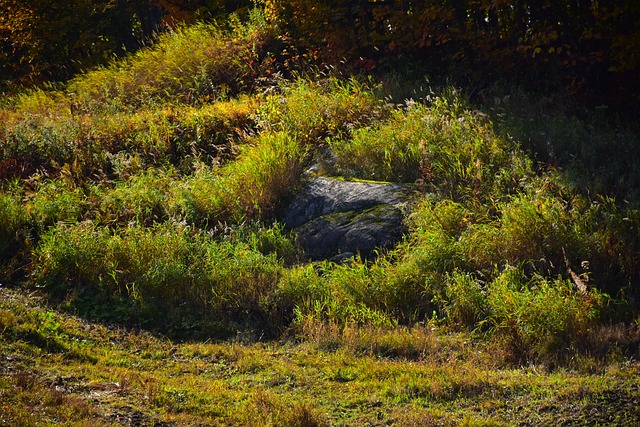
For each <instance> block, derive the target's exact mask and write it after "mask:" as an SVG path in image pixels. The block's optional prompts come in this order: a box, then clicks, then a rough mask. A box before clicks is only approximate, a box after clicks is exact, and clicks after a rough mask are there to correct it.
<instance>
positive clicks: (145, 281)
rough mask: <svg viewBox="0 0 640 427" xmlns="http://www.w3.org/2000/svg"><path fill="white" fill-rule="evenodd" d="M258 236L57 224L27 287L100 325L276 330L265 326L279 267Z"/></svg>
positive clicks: (39, 253)
mask: <svg viewBox="0 0 640 427" xmlns="http://www.w3.org/2000/svg"><path fill="white" fill-rule="evenodd" d="M274 232H275V233H279V231H278V229H274V230H273V231H272V232H271V233H274ZM261 234H263V233H261V232H259V230H257V231H253V232H252V231H250V230H248V231H247V234H245V235H244V236H242V237H243V238H238V237H236V238H232V239H229V240H220V239H214V238H212V237H211V236H209V235H208V234H205V233H200V232H197V231H194V230H193V229H191V228H189V227H185V226H180V225H175V224H171V223H166V224H163V225H159V226H156V227H153V228H148V229H147V228H142V227H137V226H132V227H128V228H123V229H120V230H116V231H110V230H109V229H107V228H104V227H98V226H96V225H95V224H93V223H81V224H77V225H64V224H61V225H58V226H56V227H54V228H52V229H51V230H49V231H48V232H47V233H46V235H45V236H44V237H43V239H42V242H41V244H40V245H39V247H38V249H37V251H36V252H35V254H34V255H35V262H36V265H37V268H36V270H35V271H34V273H33V276H32V278H31V281H32V283H33V284H34V285H35V286H40V287H44V288H45V289H47V290H48V291H49V292H51V293H52V294H53V295H57V296H58V297H59V298H71V300H70V301H68V303H71V304H73V305H74V306H75V307H76V308H77V309H80V310H82V311H83V312H84V313H85V314H88V315H90V316H93V317H97V318H101V317H106V318H109V319H116V320H118V321H120V322H124V323H128V324H139V325H144V326H147V327H149V328H159V329H161V330H164V331H170V332H173V333H187V334H188V333H189V330H190V329H195V330H197V331H198V332H200V333H207V332H208V333H214V334H218V335H220V334H224V333H225V332H226V333H228V332H229V329H228V328H230V327H231V326H232V325H234V324H237V325H244V326H245V327H246V326H251V327H261V328H264V329H265V330H268V329H269V327H273V326H274V325H269V324H268V323H264V322H262V321H263V320H264V319H265V318H268V316H269V312H268V310H269V300H270V298H269V296H270V295H271V294H273V292H274V291H275V288H276V284H277V282H278V278H279V276H280V271H281V269H282V264H281V262H282V261H281V258H279V256H278V254H277V251H265V252H264V253H263V252H261V251H260V250H261V249H264V248H263V247H260V245H259V244H258V243H260V242H264V239H263V238H262V237H260V235H261Z"/></svg>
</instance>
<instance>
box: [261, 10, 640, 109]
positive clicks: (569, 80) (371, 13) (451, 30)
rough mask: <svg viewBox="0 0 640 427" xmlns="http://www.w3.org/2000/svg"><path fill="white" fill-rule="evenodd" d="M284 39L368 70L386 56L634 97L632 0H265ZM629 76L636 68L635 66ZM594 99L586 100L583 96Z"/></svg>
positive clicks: (488, 77)
mask: <svg viewBox="0 0 640 427" xmlns="http://www.w3.org/2000/svg"><path fill="white" fill-rule="evenodd" d="M263 3H264V8H265V13H266V15H267V17H268V18H269V19H270V20H272V21H273V22H275V23H276V24H277V25H279V26H280V27H281V29H282V30H281V31H282V33H283V34H284V38H285V39H286V40H287V41H288V42H289V43H293V44H298V45H301V46H302V47H303V48H305V49H307V50H309V51H311V52H312V53H313V55H315V56H319V57H321V58H322V60H324V61H327V62H329V63H332V64H337V63H338V62H339V61H342V60H343V58H346V59H347V61H346V63H347V64H348V66H350V68H351V69H353V70H359V71H364V72H371V71H372V69H374V68H375V67H376V66H377V65H383V66H384V65H385V62H391V61H393V60H394V57H396V58H397V57H406V56H409V57H413V58H415V59H416V60H418V61H422V62H428V63H430V64H431V69H432V70H434V71H436V72H440V73H443V74H445V73H446V74H449V76H451V75H457V76H460V77H465V78H472V79H474V80H476V81H479V82H480V84H482V83H481V82H487V81H492V80H495V79H496V78H500V77H506V78H509V79H511V80H514V79H515V80H519V81H521V82H527V83H533V84H535V85H538V86H539V87H540V86H547V87H548V85H552V86H554V87H564V88H565V89H566V92H567V93H571V94H573V95H577V94H578V93H580V95H581V96H584V95H585V94H586V95H587V96H588V94H591V95H594V94H597V96H604V97H606V98H607V99H608V100H609V101H611V102H620V101H621V100H622V99H625V100H626V101H631V102H637V98H635V97H637V95H638V92H637V89H638V80H637V79H636V78H635V77H634V76H632V73H633V70H637V67H638V57H639V56H638V50H637V43H635V42H634V40H635V41H637V39H638V30H637V29H638V28H640V27H639V26H638V25H637V24H638V19H639V18H640V14H639V13H638V12H639V9H638V6H637V5H636V4H635V3H630V2H624V1H614V2H612V3H611V4H607V5H605V4H602V3H593V2H579V1H561V2H553V1H547V0H545V1H541V2H540V1H538V2H532V1H525V0H520V1H517V2H506V1H497V2H496V1H489V0H466V1H460V0H456V1H424V2H409V1H404V0H394V1H390V2H373V1H370V2H354V1H349V0H333V1H331V2H324V3H323V4H322V5H318V4H317V2H313V1H309V0H264V1H263ZM636 74H637V73H636ZM592 99H593V98H592Z"/></svg>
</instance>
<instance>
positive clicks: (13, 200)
mask: <svg viewBox="0 0 640 427" xmlns="http://www.w3.org/2000/svg"><path fill="white" fill-rule="evenodd" d="M29 222H30V220H29V216H28V214H27V211H26V209H25V207H24V205H22V203H21V198H20V197H19V196H18V195H17V194H15V192H7V193H4V192H2V193H0V262H4V261H7V260H9V259H11V258H13V257H14V256H16V254H17V252H18V251H19V250H20V249H22V248H23V246H22V245H23V241H22V239H24V237H25V236H21V235H22V234H23V233H24V228H25V227H26V225H27V224H28V223H29Z"/></svg>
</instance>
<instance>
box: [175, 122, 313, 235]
mask: <svg viewBox="0 0 640 427" xmlns="http://www.w3.org/2000/svg"><path fill="white" fill-rule="evenodd" d="M305 156H306V150H305V149H304V148H303V147H302V146H301V144H300V143H299V142H298V141H297V140H296V139H295V137H292V136H289V135H287V134H285V133H284V132H279V133H268V132H264V133H262V134H260V136H258V137H256V138H255V139H254V140H253V144H249V145H248V146H246V147H245V148H244V149H243V150H242V152H241V153H240V155H239V157H238V159H237V160H236V161H234V162H232V163H229V164H228V165H227V166H225V167H223V168H220V169H219V170H216V169H202V170H200V171H199V172H198V173H197V174H196V175H195V176H194V177H193V178H192V179H190V180H187V181H186V183H185V185H184V188H183V198H184V201H183V203H184V206H185V209H186V214H187V219H188V220H189V221H193V222H194V223H196V224H198V225H203V224H211V225H213V224H217V223H218V222H224V221H229V220H232V221H235V222H242V220H243V219H266V218H269V217H270V216H271V215H272V214H273V213H274V212H275V210H276V209H277V207H278V206H279V203H280V202H281V201H282V200H283V199H284V198H285V197H286V196H287V195H288V194H289V192H290V191H291V190H292V189H293V188H295V186H296V185H297V184H298V180H299V177H300V173H301V172H302V165H303V161H304V158H305Z"/></svg>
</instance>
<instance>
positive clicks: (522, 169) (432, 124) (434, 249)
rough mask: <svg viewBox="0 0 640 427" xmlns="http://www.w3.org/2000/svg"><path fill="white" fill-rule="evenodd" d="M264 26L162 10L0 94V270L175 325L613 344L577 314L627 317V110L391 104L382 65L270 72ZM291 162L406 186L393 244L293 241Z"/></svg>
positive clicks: (109, 316)
mask: <svg viewBox="0 0 640 427" xmlns="http://www.w3.org/2000/svg"><path fill="white" fill-rule="evenodd" d="M277 36H278V34H277V30H276V29H274V28H271V27H269V25H267V24H266V23H265V21H264V19H263V18H262V17H261V15H260V14H259V13H258V12H253V13H252V18H251V21H250V22H248V23H245V24H238V25H237V26H236V27H234V28H233V29H231V30H224V31H223V30H222V29H219V28H217V27H215V26H211V25H204V24H199V25H196V26H193V27H188V28H179V29H176V30H175V31H174V32H173V33H171V34H166V35H164V36H162V37H160V39H159V41H158V42H157V44H155V45H154V46H151V47H149V48H147V49H145V50H142V51H140V52H138V53H137V54H135V55H133V56H131V57H129V58H128V59H126V60H124V61H122V62H119V63H115V64H113V65H111V66H109V67H106V68H103V69H99V70H94V71H91V72H88V73H86V74H84V75H82V76H79V77H77V78H76V79H75V80H73V81H72V82H70V83H69V84H68V85H66V86H65V87H60V88H58V89H57V90H53V89H50V90H34V91H30V92H26V93H24V94H22V95H19V96H15V97H13V98H10V99H5V100H3V102H2V105H3V108H2V109H1V110H0V117H1V118H2V121H1V122H0V141H1V145H0V179H1V181H0V191H1V192H0V280H2V281H3V282H6V283H11V284H14V285H16V286H23V287H26V288H29V289H38V290H42V291H43V292H44V293H45V294H47V295H48V296H49V297H50V298H51V299H52V301H56V302H57V303H59V304H61V305H62V306H63V307H65V308H67V309H68V310H70V311H73V312H76V313H80V314H83V315H85V316H88V317H91V318H98V319H102V320H105V321H110V322H117V323H121V324H125V325H128V326H136V327H142V328H146V329H150V330H155V331H161V332H163V333H167V334H171V335H172V336H176V337H192V338H193V337H203V336H206V337H212V336H213V337H228V336H233V335H238V336H239V335H242V334H246V335H248V336H252V337H285V336H288V337H294V338H300V339H303V340H308V341H311V342H314V343H317V344H318V345H319V346H320V347H322V348H331V349H334V350H335V349H338V348H341V347H346V348H351V349H354V350H356V351H358V352H362V353H368V354H370V355H381V356H385V357H387V356H389V357H395V356H401V357H420V356H419V355H422V354H427V353H430V352H434V351H436V350H434V349H432V348H431V347H430V346H431V344H430V339H431V338H430V332H429V331H430V329H429V328H435V329H437V328H442V329H444V330H447V331H456V332H464V333H470V334H472V336H473V337H474V339H478V340H486V341H487V342H489V343H491V344H492V345H495V346H496V347H497V348H499V349H500V351H502V352H503V353H504V354H505V356H504V357H503V358H502V360H504V361H509V363H514V364H522V363H533V362H536V361H544V362H545V363H551V362H554V363H555V362H563V363H569V361H571V360H572V357H574V356H575V355H576V354H582V355H583V354H589V353H590V352H597V353H598V354H606V352H607V351H609V350H611V351H616V350H615V349H616V345H617V344H616V342H615V339H611V340H610V341H607V342H606V344H605V343H603V341H602V340H600V341H598V340H596V339H594V331H597V330H598V328H602V327H604V325H609V324H620V325H632V324H634V322H635V319H636V318H637V316H638V313H639V311H638V306H637V298H638V297H639V296H640V295H639V294H638V280H640V275H639V272H640V256H639V255H638V254H640V238H639V237H638V236H640V233H639V230H638V228H639V227H640V214H639V211H638V210H637V203H638V200H637V195H636V194H635V192H634V191H635V190H634V189H633V188H632V187H633V186H632V185H631V184H630V183H632V182H634V179H635V176H636V172H637V171H636V170H635V168H633V167H631V166H634V165H635V163H637V162H635V160H634V159H636V158H637V149H636V147H637V135H636V134H634V133H633V132H632V131H631V130H630V128H624V127H613V126H612V125H609V124H606V123H605V121H606V116H602V117H600V118H598V114H602V113H593V114H591V115H587V116H586V117H587V119H588V120H587V119H583V118H581V117H584V115H582V116H580V115H572V114H570V113H569V112H567V111H562V110H554V111H553V114H550V113H548V112H547V113H543V111H545V110H544V108H542V107H541V106H540V105H543V104H544V102H542V101H540V103H539V104H536V101H535V96H533V95H526V94H524V93H521V92H518V91H515V92H514V95H513V97H505V96H504V95H499V93H500V91H499V90H498V89H495V88H494V89H493V90H494V92H493V93H494V94H495V96H491V94H490V93H489V92H486V93H484V94H483V98H482V99H483V103H482V104H474V102H472V101H471V100H470V99H468V98H467V97H466V96H465V94H464V92H463V91H461V90H454V89H452V88H446V87H445V88H439V89H438V88H434V89H433V90H432V91H431V94H430V95H428V96H425V97H424V98H421V99H420V100H419V101H413V100H408V101H406V102H404V103H402V104H400V105H399V104H393V103H390V101H389V100H390V99H391V98H390V97H386V94H384V88H385V87H387V86H389V81H390V80H393V79H394V78H395V79H396V80H397V79H398V76H392V77H389V78H386V80H385V78H381V81H380V82H376V79H375V78H371V77H370V78H363V79H359V78H355V77H353V78H348V79H344V78H338V77H326V78H322V79H317V80H311V79H310V78H308V77H304V76H302V77H298V78H295V79H292V80H285V79H284V78H282V77H278V76H277V70H278V67H280V66H282V64H278V63H277V61H276V59H275V58H276V57H277V56H278V55H277V54H278V52H276V50H277V49H278V46H279V44H277V43H272V40H273V39H274V38H276V37H277ZM281 41H282V39H281ZM280 48H282V46H280ZM391 86H393V85H391ZM420 92H424V91H423V90H422V89H420ZM546 108H548V107H546ZM545 114H546V115H545ZM591 119H593V121H591ZM610 143H611V144H613V146H615V147H620V149H619V150H614V149H613V148H612V147H611V146H609V145H608V144H610ZM605 157H606V158H607V159H611V165H612V169H611V170H609V169H608V168H607V167H606V165H605ZM311 166H313V167H311ZM634 167H635V166H634ZM310 174H324V175H337V176H340V177H343V178H347V179H364V180H377V181H388V182H397V183H406V184H409V185H410V186H411V188H412V189H413V190H414V199H413V201H412V204H411V206H410V210H411V213H410V215H409V216H408V218H407V220H406V222H407V226H408V232H407V234H406V235H405V238H404V240H403V241H402V242H401V243H400V244H398V245H397V246H396V247H395V248H393V249H391V250H388V251H380V252H379V253H378V256H377V257H376V258H375V259H372V260H362V259H360V258H359V257H357V256H356V257H355V258H353V259H352V260H350V261H349V262H346V263H344V264H335V263H332V262H329V261H324V262H317V263H309V262H307V261H305V260H306V257H305V256H304V253H302V250H301V249H300V248H298V246H297V244H296V242H295V235H294V234H293V233H291V232H290V231H286V230H285V229H284V227H283V226H282V225H281V224H279V223H278V218H277V213H278V212H279V211H280V210H281V209H282V207H283V206H284V203H285V202H286V201H287V199H288V198H289V197H291V196H292V195H293V194H295V192H296V191H297V190H298V189H299V188H300V187H301V186H302V184H303V183H304V180H305V179H307V177H308V176H309V175H310ZM616 179H617V180H616ZM629 327H631V326H629ZM614 335H615V334H614ZM610 336H611V335H610ZM634 339H635V338H628V339H627V338H625V339H622V338H621V340H622V341H624V342H625V343H626V344H624V345H621V347H622V348H624V351H626V352H627V353H628V354H627V355H629V356H632V355H637V354H636V353H637V349H635V350H633V342H634ZM420 342H423V344H419V343H420ZM630 343H631V344H630ZM607 348H608V349H609V350H607ZM603 357H604V356H603ZM252 405H253V406H255V407H256V408H265V407H267V408H271V409H270V411H267V412H268V416H267V415H265V417H262V415H260V411H258V412H257V415H256V417H258V418H256V419H255V420H253V419H252V420H248V421H247V423H258V422H259V423H267V424H268V423H272V424H278V423H294V424H295V423H303V424H304V422H306V421H304V420H303V419H298V418H295V417H303V415H304V414H305V413H307V414H308V417H309V419H310V420H311V421H309V422H312V421H313V422H314V423H316V424H315V425H325V419H324V418H323V417H322V416H320V415H318V414H317V413H316V412H314V409H313V408H312V407H310V406H308V405H306V403H301V404H300V405H301V406H300V407H299V411H298V410H296V411H295V413H294V412H291V411H290V410H289V409H288V408H285V407H284V406H282V407H281V405H280V404H279V403H278V402H277V399H275V398H273V396H261V397H260V396H258V397H256V399H255V401H253V403H252ZM299 414H303V415H299ZM292 417H293V418H292ZM294 418H295V419H294Z"/></svg>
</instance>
